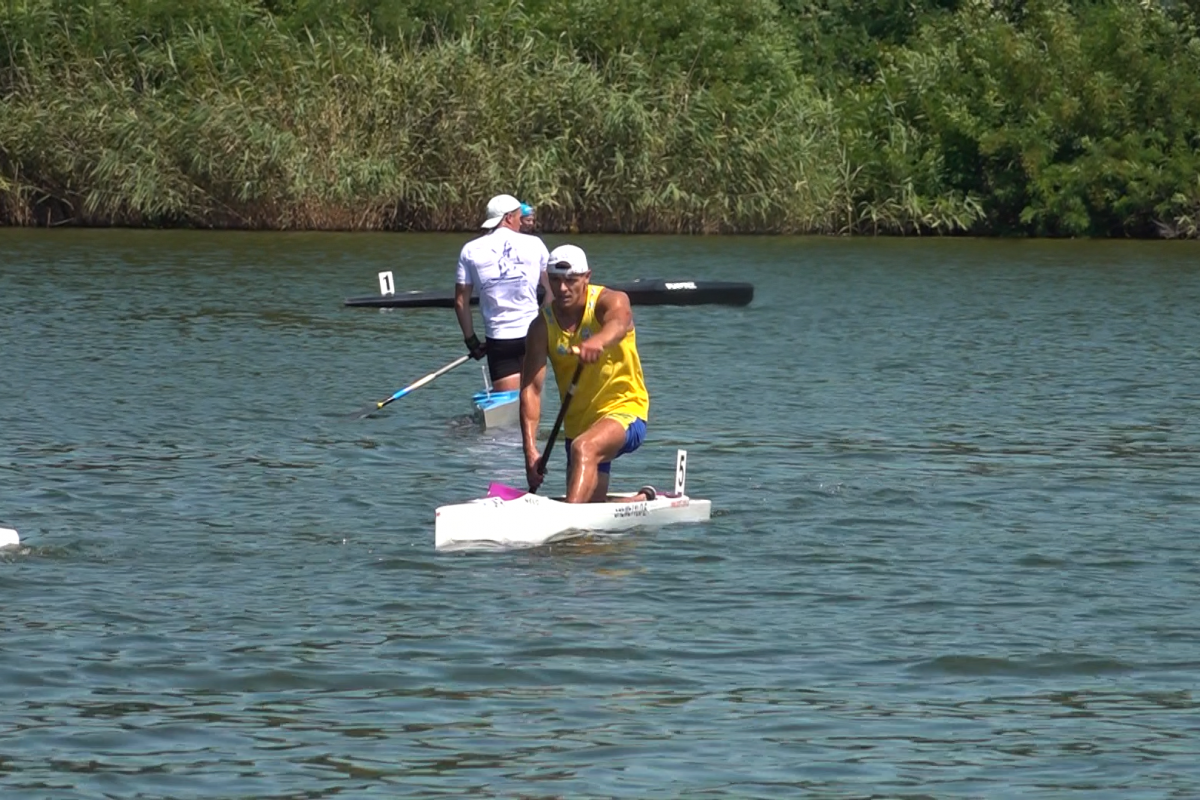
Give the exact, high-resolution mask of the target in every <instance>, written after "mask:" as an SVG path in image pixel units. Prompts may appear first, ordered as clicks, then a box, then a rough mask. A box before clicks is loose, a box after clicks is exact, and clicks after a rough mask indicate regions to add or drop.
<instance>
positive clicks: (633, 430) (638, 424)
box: [565, 415, 646, 475]
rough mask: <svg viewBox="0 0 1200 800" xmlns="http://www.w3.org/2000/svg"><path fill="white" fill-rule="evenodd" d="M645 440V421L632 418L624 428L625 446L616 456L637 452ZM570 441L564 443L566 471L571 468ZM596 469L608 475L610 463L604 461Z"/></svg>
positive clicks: (610, 467) (610, 468) (610, 470)
mask: <svg viewBox="0 0 1200 800" xmlns="http://www.w3.org/2000/svg"><path fill="white" fill-rule="evenodd" d="M614 416H616V415H614ZM645 439H646V420H644V419H642V418H641V417H634V418H633V421H632V422H630V423H629V425H628V426H627V427H626V428H625V444H624V445H623V446H622V447H621V449H620V450H619V451H617V456H623V455H625V454H626V453H632V452H633V451H634V450H637V449H638V448H639V447H641V446H642V442H643V441H645ZM572 441H574V440H573V439H567V440H566V442H565V444H566V446H567V469H570V468H571V442H572ZM597 469H599V471H600V472H603V473H604V474H605V475H608V474H609V473H610V472H612V462H611V461H605V462H604V463H603V464H601V465H600V466H599V467H597Z"/></svg>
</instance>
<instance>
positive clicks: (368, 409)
mask: <svg viewBox="0 0 1200 800" xmlns="http://www.w3.org/2000/svg"><path fill="white" fill-rule="evenodd" d="M383 406H384V404H383V403H371V405H369V406H363V407H362V408H360V409H359V410H358V411H355V412H354V413H353V414H351V415H350V416H349V417H348V419H366V418H367V417H369V416H371V415H372V414H374V413H375V412H376V411H378V410H379V409H381V408H383Z"/></svg>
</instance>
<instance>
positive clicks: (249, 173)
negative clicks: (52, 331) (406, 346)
mask: <svg viewBox="0 0 1200 800" xmlns="http://www.w3.org/2000/svg"><path fill="white" fill-rule="evenodd" d="M1198 10H1200V2H1197V0H1187V1H1185V0H1172V1H1171V2H1166V1H1165V0H1164V1H1163V2H1159V1H1158V0H1145V1H1144V2H1132V0H659V2H655V3H646V2H643V0H512V1H511V2H507V3H506V2H504V0H501V2H499V3H497V2H495V1H494V0H492V2H484V1H483V0H453V1H451V0H344V1H343V2H333V0H125V1H124V2H118V1H117V0H2V1H0V222H4V223H7V224H18V225H44V224H51V225H53V224H84V225H134V226H141V225H154V226H176V225H183V226H215V227H248V228H322V229H335V228H336V229H417V230H462V229H468V228H471V227H473V226H474V225H475V224H476V223H477V221H478V218H479V215H480V210H481V208H482V205H483V203H484V202H485V201H486V199H487V197H489V196H490V195H492V194H495V193H496V192H498V191H511V192H513V193H515V194H517V195H519V196H520V197H521V198H522V199H525V200H527V201H529V202H532V203H534V204H535V205H536V206H537V207H538V212H539V213H538V217H539V222H540V224H541V225H542V227H543V229H544V230H547V231H568V230H575V231H626V232H643V231H654V232H717V233H719V232H763V233H775V232H784V233H787V232H808V233H830V234H847V233H853V234H873V233H886V234H913V233H920V234H939V233H967V234H975V235H1033V236H1113V237H1119V236H1134V237H1153V236H1187V237H1196V236H1197V234H1198V232H1200V36H1198V31H1197V23H1196V19H1197V17H1196V12H1197V11H1198Z"/></svg>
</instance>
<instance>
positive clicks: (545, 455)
mask: <svg viewBox="0 0 1200 800" xmlns="http://www.w3.org/2000/svg"><path fill="white" fill-rule="evenodd" d="M581 372H583V362H582V361H580V362H579V366H577V367H576V368H575V375H574V376H572V377H571V385H570V386H568V387H567V393H566V395H564V396H563V401H562V408H560V409H558V419H556V420H554V427H553V428H551V429H550V438H549V439H547V440H546V449H545V450H543V451H542V455H541V456H540V457H539V458H538V460H537V473H538V475H545V474H546V462H547V461H549V460H550V453H551V452H552V451H553V450H554V440H555V439H557V438H558V429H559V428H561V427H562V424H563V419H564V418H565V417H566V416H567V407H568V406H570V405H571V398H572V397H574V396H575V387H576V386H577V385H578V384H579V374H580V373H581ZM534 491H536V490H534V489H530V492H531V493H532V492H534Z"/></svg>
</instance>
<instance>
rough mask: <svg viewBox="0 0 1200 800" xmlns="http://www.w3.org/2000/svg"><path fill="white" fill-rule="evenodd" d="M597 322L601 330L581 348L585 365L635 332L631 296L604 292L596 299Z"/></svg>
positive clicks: (596, 359)
mask: <svg viewBox="0 0 1200 800" xmlns="http://www.w3.org/2000/svg"><path fill="white" fill-rule="evenodd" d="M596 321H597V322H599V323H600V330H599V331H598V332H597V333H596V334H595V335H594V336H592V337H591V338H590V339H588V340H587V341H585V342H583V344H581V345H580V347H579V360H580V361H582V362H584V363H585V364H590V363H592V362H595V361H598V360H599V359H600V354H601V353H602V352H603V351H604V349H605V348H607V347H609V346H611V345H614V344H616V343H617V342H619V341H621V340H622V339H624V338H625V334H627V333H629V332H630V331H631V330H633V309H632V308H630V306H629V295H627V294H625V293H624V292H619V291H616V290H614V289H605V290H604V291H602V292H601V293H600V296H599V297H598V298H596ZM526 352H527V353H528V352H529V351H528V349H526Z"/></svg>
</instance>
